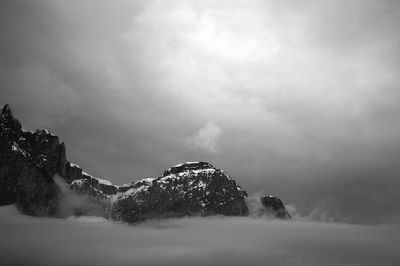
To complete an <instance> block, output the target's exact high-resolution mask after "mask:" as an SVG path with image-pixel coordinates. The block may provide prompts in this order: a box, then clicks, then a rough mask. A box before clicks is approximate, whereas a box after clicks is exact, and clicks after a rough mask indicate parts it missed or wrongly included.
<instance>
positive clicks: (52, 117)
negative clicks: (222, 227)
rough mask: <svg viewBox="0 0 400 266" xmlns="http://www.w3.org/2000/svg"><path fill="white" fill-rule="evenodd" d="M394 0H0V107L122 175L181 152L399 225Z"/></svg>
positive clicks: (310, 203) (397, 11) (325, 210)
mask: <svg viewBox="0 0 400 266" xmlns="http://www.w3.org/2000/svg"><path fill="white" fill-rule="evenodd" d="M399 26H400V5H399V4H398V2H397V1H361V0H360V1H256V0H255V1H112V2H109V1H1V3H0V31H1V35H0V103H2V104H4V103H9V104H10V105H11V107H12V109H13V110H14V114H15V115H16V117H18V118H19V119H20V120H21V122H22V123H23V125H24V127H25V128H27V129H31V130H32V129H35V128H38V127H45V128H48V129H49V130H51V131H53V132H54V133H56V134H57V135H59V136H60V138H61V140H62V141H64V142H65V143H66V145H67V156H68V159H69V160H71V161H73V162H76V163H78V164H79V165H80V166H81V167H83V168H84V169H85V170H86V171H88V172H90V173H92V174H94V175H98V176H101V177H103V178H107V179H109V180H111V181H112V182H114V183H117V184H122V183H125V182H129V181H132V180H135V179H138V178H141V177H148V176H150V177H155V176H158V175H160V174H161V173H162V171H163V170H164V169H165V168H168V167H169V166H171V165H174V164H177V163H180V162H182V161H196V160H204V161H209V162H211V163H213V164H214V165H215V166H216V167H218V168H221V169H224V170H226V171H227V172H228V173H229V174H231V175H232V176H233V177H234V178H235V179H236V180H237V181H238V182H239V183H240V184H241V185H243V186H244V187H245V188H246V189H247V191H248V192H250V193H253V192H257V191H260V190H263V191H265V192H268V193H272V194H278V195H279V196H281V197H282V199H283V200H284V201H285V203H290V204H292V205H294V206H295V207H296V209H298V210H299V211H300V212H303V213H309V212H311V211H313V213H314V214H315V215H322V216H328V217H332V218H334V219H336V220H341V221H346V222H365V223H381V222H384V223H385V222H399V220H400V208H399V207H398V206H397V205H396V204H395V203H396V202H398V201H399V200H400V195H399V193H398V189H399V188H400V180H399V174H400V169H399V166H398V165H400V159H399V158H400V105H399V102H400V89H399V84H400V82H399V64H400V49H399V48H400V46H399V45H400V42H399V40H400V36H399V34H398V29H399Z"/></svg>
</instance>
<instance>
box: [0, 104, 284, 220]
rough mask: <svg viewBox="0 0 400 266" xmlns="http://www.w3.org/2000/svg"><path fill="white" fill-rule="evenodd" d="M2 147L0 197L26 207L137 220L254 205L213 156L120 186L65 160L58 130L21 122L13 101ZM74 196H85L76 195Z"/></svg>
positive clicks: (274, 204)
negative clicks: (25, 125) (31, 127)
mask: <svg viewBox="0 0 400 266" xmlns="http://www.w3.org/2000/svg"><path fill="white" fill-rule="evenodd" d="M0 149H1V150H0V205H8V204H16V206H17V207H18V208H19V209H20V210H21V211H22V212H24V213H26V214H30V215H35V216H56V217H60V216H61V217H62V216H64V215H100V216H104V217H111V218H112V219H114V220H118V221H122V222H138V221H143V220H145V219H150V218H161V217H180V216H191V215H202V216H207V215H215V214H219V215H227V216H232V215H238V216H246V215H248V212H249V211H248V208H247V206H246V204H245V201H244V199H245V198H246V197H247V193H246V192H245V191H243V190H242V188H241V187H240V186H239V185H237V184H236V182H235V181H234V180H233V179H232V178H231V177H230V176H229V175H228V174H226V173H225V172H224V171H222V170H220V169H216V168H215V167H214V166H212V165H211V164H210V163H207V162H187V163H183V164H180V165H176V166H174V167H171V168H169V169H167V170H166V171H165V172H164V174H163V175H162V176H160V177H158V178H146V179H143V180H140V181H137V182H133V183H131V184H126V185H122V186H116V185H113V184H112V183H111V182H109V181H107V180H104V179H101V178H98V177H94V176H91V175H90V174H88V173H86V172H84V171H83V170H82V169H81V168H80V167H79V166H78V165H76V164H73V163H71V162H68V161H67V158H66V152H65V145H64V143H60V142H59V139H58V137H57V136H55V135H53V134H51V133H50V132H49V131H47V130H45V129H41V130H36V131H35V132H30V131H24V130H22V127H21V124H20V123H19V121H18V120H16V119H15V118H14V117H13V116H12V112H11V110H10V108H9V107H8V105H5V106H4V107H3V109H2V112H1V115H0ZM55 177H57V178H55ZM60 182H61V183H60ZM74 197H78V198H79V199H80V200H78V201H77V200H71V198H74ZM261 200H262V203H263V204H264V206H265V208H266V210H267V211H269V212H271V213H272V214H274V215H275V216H276V217H278V218H288V217H290V215H289V214H288V213H287V212H286V210H285V207H284V206H283V204H282V202H281V201H280V200H279V199H278V198H274V199H272V198H269V197H265V198H262V199H261ZM68 202H70V203H71V204H72V205H71V204H70V206H68V207H67V209H68V212H67V214H65V213H64V212H62V211H60V209H63V208H64V209H65V206H66V203H68ZM77 202H79V204H78V203H77ZM68 204H69V203H68ZM68 204H67V205H68ZM60 206H64V207H60ZM286 214H287V215H286Z"/></svg>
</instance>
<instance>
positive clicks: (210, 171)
mask: <svg viewBox="0 0 400 266" xmlns="http://www.w3.org/2000/svg"><path fill="white" fill-rule="evenodd" d="M246 196H247V193H246V192H245V191H243V190H242V189H241V187H240V186H239V185H237V184H236V182H235V181H234V180H233V179H232V178H231V177H230V176H229V175H228V174H226V173H225V172H224V171H222V170H219V169H216V168H215V167H214V166H212V165H211V164H209V163H206V162H188V163H184V164H180V165H177V166H174V167H171V168H170V169H168V170H166V171H165V172H164V174H163V175H162V176H161V177H158V178H155V179H144V180H142V181H139V182H136V183H135V184H134V185H133V186H132V188H131V189H129V190H128V191H126V192H124V193H122V194H121V195H120V196H118V197H117V198H116V201H115V203H114V204H113V208H112V218H113V219H114V220H120V221H125V222H138V221H142V220H145V219H149V218H160V217H181V216H193V215H201V216H207V215H215V214H221V215H227V216H232V215H236V216H246V215H248V209H247V206H246V204H245V202H244V199H245V197H246Z"/></svg>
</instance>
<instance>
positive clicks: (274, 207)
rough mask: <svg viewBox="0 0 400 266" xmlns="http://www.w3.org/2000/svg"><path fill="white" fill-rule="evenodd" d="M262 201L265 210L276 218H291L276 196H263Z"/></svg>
mask: <svg viewBox="0 0 400 266" xmlns="http://www.w3.org/2000/svg"><path fill="white" fill-rule="evenodd" d="M260 200H261V204H262V205H263V206H264V208H266V210H267V211H268V212H269V213H271V214H273V215H274V216H275V217H278V218H281V219H288V218H290V217H291V216H290V214H289V213H288V212H287V210H286V208H285V205H283V203H282V201H281V200H280V198H278V197H275V196H263V197H261V199H260Z"/></svg>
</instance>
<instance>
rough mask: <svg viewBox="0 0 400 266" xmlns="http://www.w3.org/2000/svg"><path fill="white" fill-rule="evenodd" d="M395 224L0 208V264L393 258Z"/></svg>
mask: <svg viewBox="0 0 400 266" xmlns="http://www.w3.org/2000/svg"><path fill="white" fill-rule="evenodd" d="M399 232H400V227H399V226H396V225H379V226H364V225H362V226H361V225H347V224H333V223H316V222H305V221H295V220H294V221H278V220H268V219H262V218H233V217H212V218H190V219H189V218H188V219H171V220H163V221H152V222H148V223H143V224H140V225H134V226H130V225H124V224H117V223H114V222H111V221H108V220H105V219H102V218H94V217H80V218H68V219H65V220H63V219H49V218H33V217H28V216H23V215H21V214H19V213H18V212H17V211H16V210H15V208H13V207H11V206H8V207H2V208H0V235H1V240H0V250H1V254H0V264H1V265H397V263H398V262H399V261H400V252H399V251H400V250H399V247H398V243H399V242H400V234H399Z"/></svg>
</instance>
